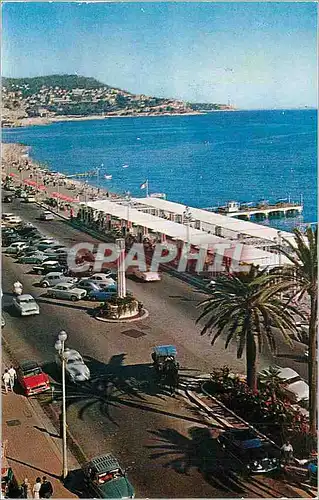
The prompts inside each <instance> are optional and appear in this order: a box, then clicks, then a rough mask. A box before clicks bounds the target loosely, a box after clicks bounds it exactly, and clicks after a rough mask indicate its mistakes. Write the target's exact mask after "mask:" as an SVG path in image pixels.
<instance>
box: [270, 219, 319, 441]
mask: <svg viewBox="0 0 319 500" xmlns="http://www.w3.org/2000/svg"><path fill="white" fill-rule="evenodd" d="M294 234H295V240H294V242H293V243H292V242H290V241H288V240H285V239H283V242H284V243H285V244H286V249H284V248H281V252H282V253H283V255H285V257H287V259H289V261H290V262H291V264H293V265H291V264H290V265H286V266H283V267H281V268H278V269H275V270H274V271H273V273H272V276H273V277H274V278H275V279H276V280H277V284H275V283H273V284H272V285H271V287H270V290H271V291H272V292H275V291H277V292H280V293H284V292H290V293H291V298H290V300H289V301H288V304H289V303H291V301H292V300H294V299H297V300H298V301H299V302H300V301H301V300H302V299H303V298H304V296H305V295H308V297H309V298H310V315H309V356H308V379H309V421H310V422H309V423H310V432H311V434H313V435H315V434H316V420H317V349H316V341H317V307H318V254H317V242H318V229H317V228H316V229H315V230H314V231H313V230H312V229H311V227H308V228H307V230H306V232H305V233H302V232H301V231H300V230H299V229H295V230H294Z"/></svg>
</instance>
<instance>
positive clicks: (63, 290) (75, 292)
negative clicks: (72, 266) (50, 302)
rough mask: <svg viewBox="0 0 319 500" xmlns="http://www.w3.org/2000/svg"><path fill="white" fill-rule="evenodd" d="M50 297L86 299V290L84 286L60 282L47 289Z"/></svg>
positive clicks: (73, 299) (74, 299)
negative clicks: (79, 286)
mask: <svg viewBox="0 0 319 500" xmlns="http://www.w3.org/2000/svg"><path fill="white" fill-rule="evenodd" d="M47 295H48V297H56V298H58V299H66V300H72V301H73V302H75V301H76V300H81V299H84V297H85V296H86V290H83V288H76V286H75V285H74V284H73V283H59V284H58V285H55V286H53V287H52V288H48V289H47Z"/></svg>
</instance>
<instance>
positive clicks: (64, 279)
mask: <svg viewBox="0 0 319 500" xmlns="http://www.w3.org/2000/svg"><path fill="white" fill-rule="evenodd" d="M76 281H77V279H76V278H70V277H69V276H65V275H64V274H63V273H61V272H54V271H53V272H51V273H48V274H46V275H45V276H44V277H43V278H42V279H41V280H40V286H42V287H43V288H47V287H53V286H55V285H58V284H60V283H72V284H73V285H74V283H76Z"/></svg>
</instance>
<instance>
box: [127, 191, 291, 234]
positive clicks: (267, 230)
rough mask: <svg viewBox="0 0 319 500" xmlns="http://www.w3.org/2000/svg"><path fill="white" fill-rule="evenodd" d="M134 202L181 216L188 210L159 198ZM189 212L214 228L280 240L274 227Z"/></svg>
mask: <svg viewBox="0 0 319 500" xmlns="http://www.w3.org/2000/svg"><path fill="white" fill-rule="evenodd" d="M132 201H133V202H135V203H139V204H143V205H145V206H149V207H153V208H157V209H159V210H164V211H167V212H172V213H174V214H179V215H182V214H183V212H184V211H185V208H186V207H185V205H183V204H181V203H175V202H173V201H167V200H162V199H159V198H150V197H148V198H132ZM189 210H190V213H191V215H192V216H193V218H194V219H195V220H200V221H201V222H206V223H208V224H212V225H214V226H221V227H222V228H224V229H229V230H231V231H235V232H236V233H237V234H239V233H241V234H245V235H248V236H252V237H255V238H261V239H263V240H271V241H272V242H275V241H277V239H278V230H277V229H274V228H272V227H267V226H263V225H261V224H256V223H255V222H250V221H245V220H240V219H236V218H234V217H229V216H226V215H220V214H216V213H214V212H209V211H208V210H203V209H200V208H195V207H189ZM280 232H281V237H283V238H285V239H287V240H294V235H293V234H292V233H288V232H287V231H280Z"/></svg>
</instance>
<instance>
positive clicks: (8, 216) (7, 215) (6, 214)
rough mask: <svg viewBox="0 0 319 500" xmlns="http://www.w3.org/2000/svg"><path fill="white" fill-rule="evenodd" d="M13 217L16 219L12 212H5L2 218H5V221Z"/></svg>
mask: <svg viewBox="0 0 319 500" xmlns="http://www.w3.org/2000/svg"><path fill="white" fill-rule="evenodd" d="M11 217H15V215H14V214H12V213H11V212H5V213H3V214H2V218H3V220H8V219H10V218H11Z"/></svg>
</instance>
